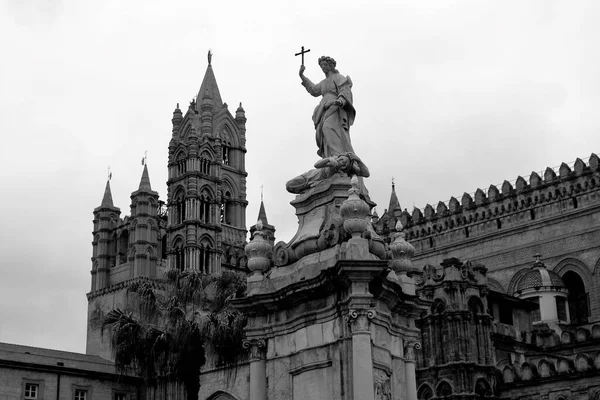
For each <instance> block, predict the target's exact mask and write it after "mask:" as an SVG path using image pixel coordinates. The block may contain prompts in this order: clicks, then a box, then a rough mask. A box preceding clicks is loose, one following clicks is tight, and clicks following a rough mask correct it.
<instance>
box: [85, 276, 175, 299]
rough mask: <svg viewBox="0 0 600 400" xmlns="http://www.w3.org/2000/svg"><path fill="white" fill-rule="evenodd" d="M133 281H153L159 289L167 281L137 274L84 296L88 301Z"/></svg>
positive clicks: (125, 286)
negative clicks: (134, 276)
mask: <svg viewBox="0 0 600 400" xmlns="http://www.w3.org/2000/svg"><path fill="white" fill-rule="evenodd" d="M135 281H146V282H151V283H154V284H155V285H156V288H157V289H159V290H164V289H165V285H166V284H167V282H166V281H165V280H163V279H159V278H149V277H146V276H138V277H136V278H132V279H127V280H125V281H122V282H119V283H116V284H114V285H111V286H108V287H105V288H103V289H100V290H95V291H93V292H90V293H88V294H86V297H87V299H88V301H90V300H92V299H95V298H96V297H99V296H103V295H105V294H109V293H114V292H117V291H119V290H122V289H126V288H127V287H128V286H129V285H130V284H131V283H133V282H135Z"/></svg>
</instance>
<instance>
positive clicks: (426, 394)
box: [417, 383, 433, 400]
mask: <svg viewBox="0 0 600 400" xmlns="http://www.w3.org/2000/svg"><path fill="white" fill-rule="evenodd" d="M432 397H433V389H432V388H431V386H429V384H428V383H423V384H421V386H419V390H417V398H418V399H419V400H429V399H431V398H432Z"/></svg>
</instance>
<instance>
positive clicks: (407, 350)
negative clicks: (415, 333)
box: [404, 342, 421, 400]
mask: <svg viewBox="0 0 600 400" xmlns="http://www.w3.org/2000/svg"><path fill="white" fill-rule="evenodd" d="M420 348H421V343H419V342H408V343H406V344H405V345H404V362H405V369H406V399H407V400H417V372H416V367H415V363H416V362H415V350H419V349H420Z"/></svg>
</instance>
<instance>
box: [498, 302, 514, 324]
mask: <svg viewBox="0 0 600 400" xmlns="http://www.w3.org/2000/svg"><path fill="white" fill-rule="evenodd" d="M499 311H500V313H499V314H500V315H499V320H500V323H502V324H506V325H512V324H513V313H512V312H513V310H512V308H511V307H509V306H508V305H504V306H502V307H500V310H499Z"/></svg>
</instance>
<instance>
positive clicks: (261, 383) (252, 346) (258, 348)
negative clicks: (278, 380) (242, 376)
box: [243, 339, 267, 400]
mask: <svg viewBox="0 0 600 400" xmlns="http://www.w3.org/2000/svg"><path fill="white" fill-rule="evenodd" d="M243 347H244V348H245V349H247V350H249V351H250V359H249V360H250V395H249V396H248V398H249V399H250V400H266V399H267V365H266V361H265V355H266V351H267V343H266V341H265V340H263V339H253V340H246V341H244V343H243Z"/></svg>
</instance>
